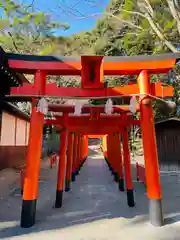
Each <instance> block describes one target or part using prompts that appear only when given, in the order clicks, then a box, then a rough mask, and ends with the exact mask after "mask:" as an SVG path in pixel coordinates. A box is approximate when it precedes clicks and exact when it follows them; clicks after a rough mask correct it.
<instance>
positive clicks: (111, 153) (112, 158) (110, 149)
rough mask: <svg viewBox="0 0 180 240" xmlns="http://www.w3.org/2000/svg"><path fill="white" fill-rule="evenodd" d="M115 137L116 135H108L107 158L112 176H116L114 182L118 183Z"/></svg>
mask: <svg viewBox="0 0 180 240" xmlns="http://www.w3.org/2000/svg"><path fill="white" fill-rule="evenodd" d="M115 145H116V143H115V137H114V134H108V137H107V157H108V162H109V164H110V166H111V171H112V174H113V175H114V180H115V181H116V182H118V172H117V165H116V154H115V148H114V146H115Z"/></svg>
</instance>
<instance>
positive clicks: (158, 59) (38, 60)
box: [7, 54, 180, 75]
mask: <svg viewBox="0 0 180 240" xmlns="http://www.w3.org/2000/svg"><path fill="white" fill-rule="evenodd" d="M7 57H8V63H9V66H10V68H12V69H14V70H16V71H17V72H23V73H31V74H32V73H34V72H36V71H37V70H44V71H46V72H47V74H50V75H58V74H61V75H81V61H80V58H72V57H56V56H33V55H21V54H7ZM98 57H99V56H98ZM89 58H90V56H89ZM91 58H95V56H91ZM179 58H180V54H165V55H154V56H134V57H104V75H129V74H139V73H140V72H141V71H142V70H144V69H146V70H148V72H149V73H154V74H155V73H156V74H157V73H166V72H168V71H169V70H170V69H172V68H173V67H174V65H175V63H176V60H177V59H179Z"/></svg>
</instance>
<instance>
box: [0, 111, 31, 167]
mask: <svg viewBox="0 0 180 240" xmlns="http://www.w3.org/2000/svg"><path fill="white" fill-rule="evenodd" d="M28 137H29V121H27V120H24V119H21V118H19V117H16V116H15V115H13V114H10V113H7V112H2V119H1V136H0V169H3V168H8V167H18V166H20V165H23V164H24V163H25V155H26V151H27V144H28Z"/></svg>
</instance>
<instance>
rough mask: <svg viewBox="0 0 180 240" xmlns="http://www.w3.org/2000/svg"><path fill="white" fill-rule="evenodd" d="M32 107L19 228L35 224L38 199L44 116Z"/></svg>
mask: <svg viewBox="0 0 180 240" xmlns="http://www.w3.org/2000/svg"><path fill="white" fill-rule="evenodd" d="M36 110H37V109H36V106H34V105H33V107H32V113H31V121H30V132H29V143H28V150H27V156H26V171H25V179H24V190H23V202H22V212H21V227H24V228H28V227H31V226H32V225H34V224H35V216H36V201H37V197H38V177H39V168H40V157H41V149H42V138H43V124H44V115H43V114H42V113H39V112H37V111H36Z"/></svg>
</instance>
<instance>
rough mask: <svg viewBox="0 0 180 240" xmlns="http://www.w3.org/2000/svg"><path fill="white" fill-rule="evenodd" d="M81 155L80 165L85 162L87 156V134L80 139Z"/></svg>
mask: <svg viewBox="0 0 180 240" xmlns="http://www.w3.org/2000/svg"><path fill="white" fill-rule="evenodd" d="M81 151H82V154H81V157H82V163H81V166H83V164H84V163H85V161H86V159H87V156H88V137H87V136H82V139H81Z"/></svg>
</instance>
